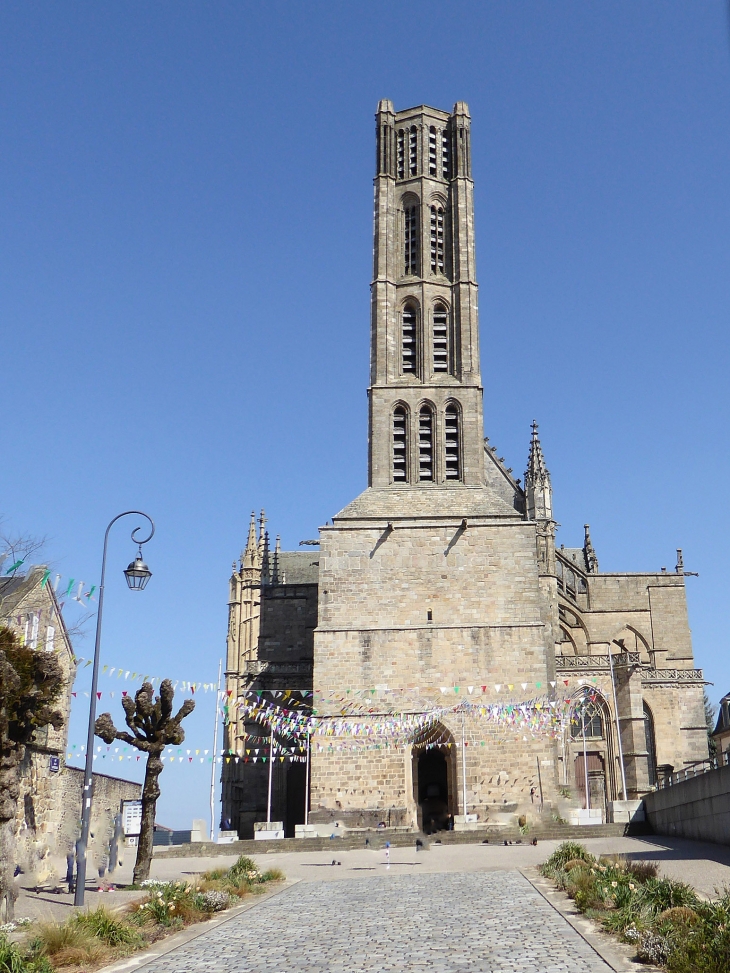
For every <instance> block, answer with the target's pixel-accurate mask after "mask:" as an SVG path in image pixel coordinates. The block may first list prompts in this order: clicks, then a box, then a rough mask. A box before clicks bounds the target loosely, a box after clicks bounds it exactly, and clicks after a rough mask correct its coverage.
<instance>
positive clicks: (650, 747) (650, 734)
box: [644, 703, 657, 787]
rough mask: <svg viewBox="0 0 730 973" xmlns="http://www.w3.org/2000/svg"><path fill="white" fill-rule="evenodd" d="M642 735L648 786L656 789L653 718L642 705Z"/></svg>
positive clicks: (649, 711) (646, 707)
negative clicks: (647, 769)
mask: <svg viewBox="0 0 730 973" xmlns="http://www.w3.org/2000/svg"><path fill="white" fill-rule="evenodd" d="M644 735H645V739H646V752H647V753H648V755H649V759H648V764H649V786H650V787H656V782H657V774H656V737H655V736H654V717H653V716H652V715H651V710H650V709H649V707H648V706H647V705H646V703H644Z"/></svg>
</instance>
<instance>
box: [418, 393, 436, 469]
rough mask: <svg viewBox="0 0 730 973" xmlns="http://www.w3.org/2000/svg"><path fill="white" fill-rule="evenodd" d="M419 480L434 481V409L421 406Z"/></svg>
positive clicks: (419, 421)
mask: <svg viewBox="0 0 730 973" xmlns="http://www.w3.org/2000/svg"><path fill="white" fill-rule="evenodd" d="M418 479H419V480H421V481H424V482H429V481H431V482H432V481H433V409H432V408H431V406H429V405H423V406H421V410H420V412H419V414H418Z"/></svg>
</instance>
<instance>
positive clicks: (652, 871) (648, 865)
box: [626, 859, 659, 883]
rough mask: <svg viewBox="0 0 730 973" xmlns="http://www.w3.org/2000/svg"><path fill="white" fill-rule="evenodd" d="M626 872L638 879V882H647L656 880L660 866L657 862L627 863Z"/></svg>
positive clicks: (630, 861)
mask: <svg viewBox="0 0 730 973" xmlns="http://www.w3.org/2000/svg"><path fill="white" fill-rule="evenodd" d="M626 871H627V872H628V873H629V874H630V875H632V876H633V878H635V879H636V881H637V882H642V883H643V882H646V880H647V879H649V878H656V877H657V875H658V874H659V865H658V864H657V863H656V862H645V861H632V860H631V859H629V860H628V861H627V862H626Z"/></svg>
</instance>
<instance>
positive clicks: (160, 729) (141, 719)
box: [94, 679, 195, 883]
mask: <svg viewBox="0 0 730 973" xmlns="http://www.w3.org/2000/svg"><path fill="white" fill-rule="evenodd" d="M174 695H175V692H174V690H173V688H172V683H171V682H170V680H169V679H163V680H162V683H161V684H160V695H159V696H155V695H154V690H153V688H152V683H149V682H146V683H143V685H142V688H141V689H139V690H138V691H137V692H136V693H135V696H134V699H132V697H131V696H125V697H124V698H123V699H122V706H123V707H124V715H125V718H126V724H127V726H128V727H129V729H130V730H131V731H132V732H131V733H127V731H126V730H118V729H117V728H116V727H115V726H114V721H113V720H112V717H111V713H102V714H101V716H100V717H99V718H98V719H97V721H96V724H95V726H94V730H95V732H96V735H97V736H98V737H101V739H102V740H103V741H104V742H105V743H112V742H113V741H114V740H123V741H124V743H129V744H131V746H133V747H136V748H137V749H138V750H141V751H142V752H143V753H146V754H147V766H146V767H145V773H144V786H143V788H142V825H141V828H140V834H139V845H138V847H137V861H136V862H135V865H134V881H135V882H136V883H139V882H143V881H144V880H145V879H147V878H149V876H150V865H151V863H152V838H153V834H154V830H155V808H156V807H157V798H158V797H159V796H160V784H159V781H158V777H159V776H160V774H161V773H162V771H163V770H164V767H165V765H164V763H163V762H162V751H163V750H164V749H165V747H167V746H169V745H174V746H177V745H178V744H180V743H182V742H183V740H184V739H185V730H183V728H182V726H181V723H182V721H183V720H184V719H185V717H186V716H187V715H188V714H189V713H192V711H193V710H194V709H195V700H192V699H186V700H185V702H184V703H183V704H182V706H181V707H180V709H179V710H178V712H177V714H176V715H175V716H173V715H172V700H173V697H174Z"/></svg>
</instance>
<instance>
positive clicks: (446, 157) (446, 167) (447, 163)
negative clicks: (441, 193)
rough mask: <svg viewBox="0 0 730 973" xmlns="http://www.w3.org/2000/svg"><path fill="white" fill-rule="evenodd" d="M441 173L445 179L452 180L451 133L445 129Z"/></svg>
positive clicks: (442, 142)
mask: <svg viewBox="0 0 730 973" xmlns="http://www.w3.org/2000/svg"><path fill="white" fill-rule="evenodd" d="M441 173H442V175H443V178H444V179H450V178H451V150H450V148H449V133H448V132H447V131H446V130H445V129H444V131H443V132H442V134H441Z"/></svg>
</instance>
